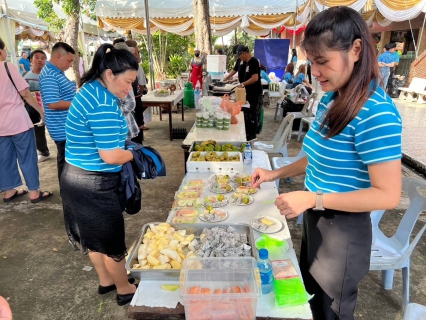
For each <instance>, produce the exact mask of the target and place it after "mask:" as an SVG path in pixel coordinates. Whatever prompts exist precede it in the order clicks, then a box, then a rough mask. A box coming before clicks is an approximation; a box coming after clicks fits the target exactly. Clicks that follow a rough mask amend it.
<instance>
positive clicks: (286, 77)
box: [284, 72, 293, 83]
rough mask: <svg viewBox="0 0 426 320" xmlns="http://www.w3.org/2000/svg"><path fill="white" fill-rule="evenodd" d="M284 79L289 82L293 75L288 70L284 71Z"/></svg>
mask: <svg viewBox="0 0 426 320" xmlns="http://www.w3.org/2000/svg"><path fill="white" fill-rule="evenodd" d="M284 80H285V81H286V82H287V83H290V81H292V80H293V75H292V74H291V73H290V72H286V74H285V75H284Z"/></svg>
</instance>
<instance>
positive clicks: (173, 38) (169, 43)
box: [134, 31, 195, 79]
mask: <svg viewBox="0 0 426 320" xmlns="http://www.w3.org/2000/svg"><path fill="white" fill-rule="evenodd" d="M134 38H135V39H142V40H143V41H142V42H143V45H142V47H141V48H140V49H141V50H140V52H141V53H142V67H143V68H144V70H145V71H146V72H147V71H149V57H148V49H147V38H146V36H143V35H140V34H135V35H134ZM194 42H195V36H194V34H192V35H189V36H179V35H177V34H174V33H168V32H164V31H156V32H155V33H154V34H153V35H152V46H151V48H152V52H153V54H152V58H153V63H154V72H155V77H156V79H161V78H162V77H165V76H166V74H167V76H172V75H175V74H177V73H178V72H179V71H178V70H183V71H185V70H187V69H188V67H189V61H190V59H191V56H190V54H189V53H188V50H189V48H191V47H192V48H194V47H195V44H194ZM174 56H178V57H180V58H182V59H178V58H175V59H174V60H173V62H170V57H174ZM145 67H146V69H145ZM181 72H182V71H181ZM147 74H148V72H147Z"/></svg>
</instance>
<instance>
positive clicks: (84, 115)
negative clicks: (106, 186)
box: [65, 80, 127, 172]
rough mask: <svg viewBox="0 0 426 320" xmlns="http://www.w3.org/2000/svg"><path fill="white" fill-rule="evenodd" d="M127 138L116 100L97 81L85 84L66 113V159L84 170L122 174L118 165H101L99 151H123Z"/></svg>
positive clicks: (102, 163)
mask: <svg viewBox="0 0 426 320" xmlns="http://www.w3.org/2000/svg"><path fill="white" fill-rule="evenodd" d="M126 135H127V123H126V119H125V118H124V116H123V114H122V112H121V111H120V109H119V107H118V98H116V97H115V96H114V95H113V94H112V93H111V92H109V91H108V90H107V89H106V88H105V87H103V86H102V85H101V84H100V83H99V81H97V80H95V81H93V82H90V83H86V84H84V86H83V87H82V88H81V90H80V91H79V92H78V93H77V94H76V96H75V98H74V100H73V101H72V104H71V107H70V109H69V112H68V117H67V121H66V136H67V143H66V147H65V160H66V161H67V162H68V163H70V164H72V165H74V166H76V167H79V168H81V169H84V170H87V171H97V172H99V171H103V172H118V171H121V165H116V164H107V163H106V162H104V161H103V160H102V158H101V157H100V155H99V150H114V149H118V148H120V149H124V142H125V140H126Z"/></svg>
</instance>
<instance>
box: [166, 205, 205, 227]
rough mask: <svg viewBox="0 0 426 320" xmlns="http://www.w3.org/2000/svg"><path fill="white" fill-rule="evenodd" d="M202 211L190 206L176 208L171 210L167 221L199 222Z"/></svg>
mask: <svg viewBox="0 0 426 320" xmlns="http://www.w3.org/2000/svg"><path fill="white" fill-rule="evenodd" d="M199 213H200V210H199V209H196V208H194V207H192V208H191V207H189V208H181V207H179V208H174V209H172V210H170V213H169V217H168V218H167V222H171V223H195V222H197V219H198V215H199Z"/></svg>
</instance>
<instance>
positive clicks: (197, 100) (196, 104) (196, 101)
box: [194, 89, 201, 110]
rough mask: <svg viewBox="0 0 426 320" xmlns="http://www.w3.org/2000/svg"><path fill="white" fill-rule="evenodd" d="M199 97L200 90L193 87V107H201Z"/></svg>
mask: <svg viewBox="0 0 426 320" xmlns="http://www.w3.org/2000/svg"><path fill="white" fill-rule="evenodd" d="M200 98H201V90H198V89H195V90H194V103H195V109H198V110H199V109H201V108H200V103H199V101H200Z"/></svg>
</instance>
